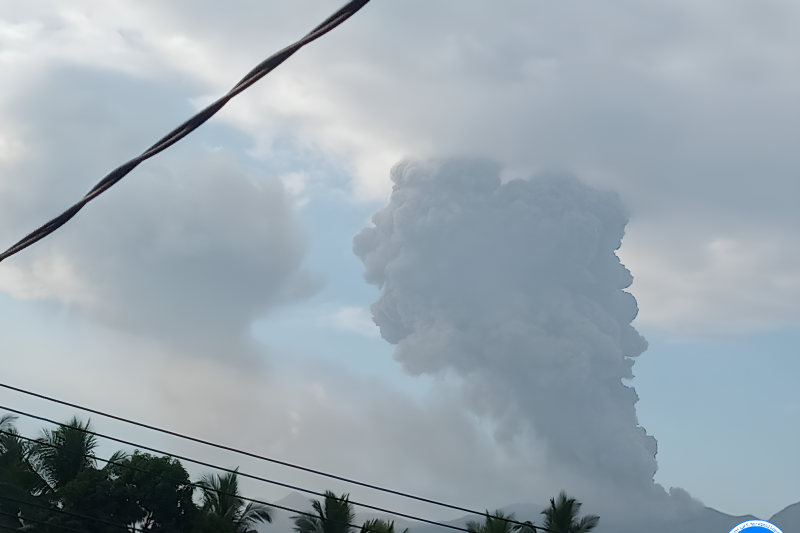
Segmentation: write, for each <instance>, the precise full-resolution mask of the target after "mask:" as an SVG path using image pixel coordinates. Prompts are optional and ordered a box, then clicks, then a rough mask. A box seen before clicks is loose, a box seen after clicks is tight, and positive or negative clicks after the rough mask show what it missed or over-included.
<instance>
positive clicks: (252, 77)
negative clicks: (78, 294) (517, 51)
mask: <svg viewBox="0 0 800 533" xmlns="http://www.w3.org/2000/svg"><path fill="white" fill-rule="evenodd" d="M369 1H370V0H351V1H350V2H348V3H347V4H345V5H344V6H343V7H342V8H341V9H339V10H338V11H337V12H336V13H334V14H333V15H331V16H330V17H328V19H327V20H325V21H324V22H323V23H322V24H320V25H319V26H317V27H316V28H314V29H313V30H311V32H309V33H308V34H307V35H306V36H305V37H303V38H302V39H300V40H299V41H297V42H295V43H294V44H291V45H289V46H287V47H286V48H284V49H283V50H281V51H280V52H277V53H275V54H273V55H272V56H270V57H269V58H267V59H265V60H264V61H262V62H261V63H260V64H259V65H258V66H256V67H255V68H254V69H253V70H251V71H250V72H249V73H248V74H247V75H246V76H245V77H244V78H242V80H241V81H239V83H237V84H236V85H235V86H234V87H233V89H231V90H230V91H229V92H228V93H227V94H226V95H224V96H222V97H221V98H219V99H218V100H217V101H216V102H213V103H212V104H210V105H209V106H208V107H206V108H205V109H203V110H202V111H200V112H199V113H197V114H196V115H194V116H193V117H191V118H190V119H188V120H187V121H186V122H184V123H183V124H181V125H180V126H178V127H177V128H175V129H174V130H172V131H171V132H169V133H168V134H167V135H165V136H164V137H163V138H162V139H161V140H159V141H158V142H157V143H155V144H154V145H153V146H151V147H150V148H148V149H147V150H145V151H144V152H143V153H142V154H141V155H139V156H137V157H135V158H133V159H131V160H130V161H128V162H127V163H125V164H123V165H120V166H119V167H117V168H116V169H114V170H112V171H111V172H110V173H109V174H108V175H106V177H104V178H103V179H102V180H100V182H99V183H97V185H95V186H94V187H93V188H92V189H91V190H90V191H89V192H88V193H86V195H85V196H84V197H83V198H81V200H80V201H79V202H78V203H76V204H75V205H73V206H72V207H70V208H69V209H67V210H66V211H64V212H63V213H62V214H60V215H59V216H57V217H56V218H54V219H53V220H51V221H50V222H47V223H46V224H43V225H42V226H40V227H39V228H37V229H36V230H34V231H33V232H31V233H30V234H28V235H26V236H25V237H24V238H22V239H21V240H20V241H19V242H17V243H16V244H15V245H13V246H12V247H10V248H9V249H8V250H6V251H5V252H3V253H0V261H3V260H4V259H7V258H9V257H11V256H12V255H14V254H16V253H18V252H21V251H22V250H24V249H25V248H27V247H28V246H31V245H32V244H34V243H36V242H37V241H39V240H41V239H43V238H45V237H47V236H48V235H50V234H51V233H53V232H54V231H56V230H57V229H58V228H60V227H61V226H63V225H64V224H66V223H67V222H68V221H69V220H70V219H71V218H72V217H74V216H75V215H76V214H78V211H80V210H81V209H83V207H84V206H85V205H86V204H88V203H89V202H91V201H92V200H94V199H95V198H97V197H98V196H100V195H101V194H103V193H104V192H105V191H107V190H108V189H110V188H111V187H112V186H114V185H115V184H116V183H117V182H118V181H119V180H121V179H122V178H124V177H125V176H126V175H127V174H128V173H129V172H131V171H132V170H133V169H134V168H136V167H137V166H138V165H139V164H140V163H142V162H143V161H146V160H147V159H150V158H151V157H153V156H154V155H157V154H158V153H160V152H162V151H164V150H166V149H167V148H169V147H170V146H172V145H173V144H175V143H176V142H178V141H180V140H181V139H183V138H184V137H186V136H187V135H189V134H190V133H191V132H193V131H194V130H196V129H197V128H199V127H200V126H201V125H202V124H203V123H204V122H206V121H207V120H208V119H210V118H211V117H212V116H214V115H215V114H216V113H217V111H219V110H220V109H222V108H223V107H224V106H225V104H227V103H228V102H229V101H230V100H232V99H233V98H234V97H235V96H236V95H238V94H239V93H241V92H243V91H245V90H246V89H247V88H248V87H250V86H251V85H253V84H254V83H256V82H257V81H258V80H260V79H261V78H263V77H264V76H266V75H267V74H269V73H270V72H272V71H273V70H274V69H275V68H276V67H277V66H278V65H280V64H281V63H283V62H284V61H286V60H287V59H289V57H291V56H292V55H293V54H294V53H295V52H297V51H298V50H300V49H301V48H302V47H303V46H305V45H307V44H308V43H310V42H312V41H315V40H316V39H319V38H320V37H322V36H323V35H325V34H326V33H328V32H329V31H331V30H333V29H334V28H336V27H337V26H339V25H340V24H342V23H343V22H344V21H346V20H347V19H349V18H350V17H352V16H353V15H354V14H356V12H358V11H359V10H360V9H361V8H362V7H364V6H365V5H367V3H369Z"/></svg>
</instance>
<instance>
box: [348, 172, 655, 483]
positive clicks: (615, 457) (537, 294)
mask: <svg viewBox="0 0 800 533" xmlns="http://www.w3.org/2000/svg"><path fill="white" fill-rule="evenodd" d="M499 174H500V168H499V167H498V166H497V165H495V164H494V163H491V162H488V161H483V160H463V159H459V160H441V161H428V162H414V161H403V162H401V163H400V164H398V165H397V166H395V167H394V169H393V170H392V180H393V181H394V189H393V192H392V195H391V199H390V201H389V203H388V204H387V205H386V206H385V207H383V208H382V209H380V210H379V211H378V212H376V213H375V215H374V217H373V222H374V224H375V227H371V228H366V229H364V230H362V231H361V232H360V233H359V234H358V235H357V236H356V237H355V240H354V251H355V253H356V254H357V255H358V256H359V257H360V258H361V259H362V261H363V262H364V265H365V267H366V272H365V274H364V276H365V278H366V280H367V281H368V282H369V283H372V284H375V285H377V286H379V287H380V288H381V297H380V299H379V300H378V301H377V302H376V303H375V304H374V305H373V306H372V313H373V317H374V320H375V322H376V323H377V324H378V326H380V329H381V333H382V335H383V337H384V338H385V339H386V340H388V341H389V342H391V343H394V344H397V348H396V351H395V355H394V357H395V359H396V360H397V361H399V362H401V363H402V364H403V367H404V368H405V370H407V371H408V372H410V373H412V374H420V373H427V374H438V373H441V372H446V371H450V372H453V371H454V372H455V373H456V374H457V375H458V376H460V378H462V380H463V382H464V383H465V387H466V390H467V392H468V394H469V395H470V397H471V401H472V402H473V405H472V407H473V408H474V409H477V410H478V411H480V412H481V413H482V414H485V415H489V416H491V417H492V418H493V419H494V420H496V421H497V422H498V426H499V427H500V430H499V431H498V436H499V438H503V435H506V436H508V435H513V434H514V433H515V432H517V431H520V430H527V431H533V433H534V434H535V435H536V438H537V440H540V441H542V442H544V443H545V444H546V446H547V453H548V457H550V459H551V460H552V461H554V462H556V463H557V464H559V465H561V466H563V467H567V468H569V469H574V471H575V472H580V473H581V475H584V476H586V477H587V478H589V479H594V480H602V483H604V484H608V486H609V487H610V486H612V485H615V486H617V488H620V489H623V490H629V489H636V488H639V489H644V488H653V486H654V485H653V481H652V478H653V475H654V474H655V471H656V461H655V454H656V442H655V439H653V438H652V437H650V436H648V435H646V433H645V431H644V429H643V428H641V427H640V426H639V425H638V422H637V418H636V411H635V403H636V401H637V399H638V398H637V396H636V393H635V391H634V390H633V389H632V388H630V387H627V386H625V385H624V384H623V383H622V381H621V380H622V379H623V378H631V377H632V373H631V367H632V366H633V358H634V357H636V356H638V355H639V354H641V353H642V352H643V351H644V350H645V349H646V347H647V343H646V341H645V340H644V339H643V338H642V337H641V336H640V335H639V334H638V333H637V332H636V330H635V329H634V328H633V327H632V326H631V321H632V320H633V319H634V317H635V316H636V313H637V311H638V309H637V306H636V301H635V299H634V298H633V296H631V295H630V294H629V293H627V292H625V291H624V289H625V288H626V287H628V286H629V285H630V284H631V281H632V277H631V275H630V272H628V270H627V269H626V268H625V267H624V266H623V265H622V264H621V263H620V261H619V259H618V258H617V256H616V254H615V251H616V250H617V249H618V248H619V246H620V244H621V239H622V236H623V234H624V228H625V224H626V222H627V219H626V216H625V212H624V210H623V208H622V205H621V203H620V201H619V199H618V197H617V196H616V195H615V194H613V193H608V192H600V191H597V190H595V189H592V188H589V187H587V186H585V185H582V184H581V183H580V182H578V181H577V180H575V179H574V178H569V177H566V178H565V177H541V178H537V179H533V180H531V181H524V180H513V181H510V182H508V183H505V184H503V183H502V182H501V180H500V176H499Z"/></svg>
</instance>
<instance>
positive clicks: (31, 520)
mask: <svg viewBox="0 0 800 533" xmlns="http://www.w3.org/2000/svg"><path fill="white" fill-rule="evenodd" d="M0 514H2V515H6V516H10V517H11V518H16V519H22V520H24V521H26V522H32V523H34V524H43V525H45V526H49V527H57V528H59V529H66V530H67V531H74V532H76V533H86V531H85V530H82V529H74V528H71V527H67V526H60V525H58V524H51V523H49V522H42V521H41V520H34V519H33V518H26V517H24V516H17V515H14V514H11V513H4V512H3V511H0ZM17 531H23V529H22V528H21V527H20V528H19V529H17Z"/></svg>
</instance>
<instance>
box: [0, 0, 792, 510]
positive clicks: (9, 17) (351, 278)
mask: <svg viewBox="0 0 800 533" xmlns="http://www.w3.org/2000/svg"><path fill="white" fill-rule="evenodd" d="M337 5H338V3H337V2H335V1H329V0H302V1H298V2H293V3H291V4H288V3H278V2H273V3H268V4H264V3H261V2H249V1H244V0H243V1H240V2H235V6H234V8H232V9H227V8H226V9H223V8H222V7H221V6H217V5H214V3H210V2H207V3H196V2H194V3H192V2H188V1H186V2H172V3H170V4H169V5H163V4H154V3H149V4H142V3H136V2H120V3H118V4H116V5H114V6H113V7H110V6H109V5H103V6H98V5H95V4H93V3H91V2H84V1H77V0H75V1H72V0H70V1H69V2H65V3H64V2H50V1H45V0H35V1H30V2H26V3H24V4H22V5H6V6H3V7H2V8H0V79H1V80H3V81H2V82H0V117H2V120H0V238H2V242H4V243H7V244H11V243H12V242H14V241H15V240H16V239H17V238H19V236H21V235H23V234H24V233H27V232H28V231H30V229H32V227H34V226H35V225H37V224H40V223H41V222H43V221H44V220H46V219H47V218H49V217H51V216H52V215H54V214H55V213H56V212H57V211H58V210H59V209H61V208H63V207H65V206H66V205H68V204H70V203H71V202H72V201H74V200H75V199H76V198H77V197H78V196H79V195H80V194H82V193H83V192H85V190H86V189H88V187H89V186H90V185H91V184H92V183H93V182H94V181H96V180H97V179H98V178H99V177H101V176H102V175H103V174H104V173H105V172H107V171H108V169H110V168H113V167H114V166H116V165H117V164H119V163H120V162H122V161H123V160H125V159H126V158H128V157H131V156H132V155H134V154H135V153H137V151H138V150H141V149H142V148H144V147H145V146H147V145H148V144H149V143H150V142H152V141H153V140H155V139H157V138H158V137H159V136H160V134H162V133H163V132H165V131H167V129H168V128H170V127H171V126H173V125H174V124H177V123H179V122H180V121H181V120H183V119H184V118H185V117H186V116H188V114H190V113H191V112H192V111H193V110H195V109H197V107H198V106H199V105H201V104H202V103H204V102H206V101H208V100H209V99H210V98H211V97H212V96H214V95H218V94H221V93H222V92H223V91H225V90H226V89H227V88H228V87H229V86H230V85H232V84H233V83H234V81H235V80H237V79H238V77H239V76H240V75H241V74H242V73H244V72H246V71H247V70H249V68H250V67H251V66H252V65H253V64H255V63H256V62H257V61H259V60H260V59H261V58H263V57H264V56H266V55H269V54H270V53H272V52H273V51H275V50H277V49H279V48H281V47H282V46H284V45H285V44H287V43H288V42H289V41H290V40H292V39H293V38H296V37H297V36H299V35H300V34H302V33H303V32H304V31H306V30H307V29H308V28H310V27H312V26H313V25H314V24H316V22H317V21H318V20H321V19H322V18H323V17H324V16H326V14H327V13H329V12H330V11H332V10H333V9H334V8H335V7H337ZM493 6H498V7H489V6H488V5H484V4H483V3H480V2H463V0H462V1H455V0H447V1H445V0H443V1H441V2H436V3H431V1H430V0H426V2H422V1H421V0H420V1H416V0H414V1H412V0H409V1H407V2H404V3H402V4H400V3H388V2H379V1H378V0H374V1H373V2H372V3H371V4H370V5H369V6H368V7H367V8H365V10H364V11H363V12H362V13H359V15H358V16H357V17H355V18H354V19H353V20H352V21H349V22H348V23H347V24H346V25H345V26H343V27H341V28H339V29H337V30H336V31H335V32H334V33H332V34H331V35H330V36H327V37H326V38H325V41H321V42H320V43H317V44H315V45H313V46H311V47H309V48H308V49H307V50H304V51H302V52H301V53H299V54H298V55H297V56H296V57H293V58H292V59H291V60H290V62H289V63H287V64H286V65H285V66H282V67H281V68H280V69H279V70H276V71H275V72H274V73H273V74H271V75H270V76H268V77H267V78H265V79H264V80H263V81H262V82H260V83H259V84H258V85H257V86H256V87H254V88H253V90H251V91H249V92H248V93H247V94H245V95H243V96H242V97H241V98H240V99H239V100H237V101H235V102H233V103H232V104H231V105H230V106H229V108H226V109H225V110H224V111H223V112H222V113H221V114H220V115H219V117H217V118H215V119H214V120H213V121H212V122H210V123H209V124H207V125H206V126H205V127H204V128H203V130H201V131H199V132H197V134H195V135H193V136H192V137H191V138H189V139H187V140H186V141H185V142H184V143H182V144H181V145H179V146H176V147H175V148H174V149H172V150H171V151H170V152H169V153H165V154H163V156H160V157H159V158H158V159H156V160H154V161H152V162H149V163H147V164H145V165H142V167H141V168H140V169H137V171H136V172H135V173H133V174H131V175H130V176H129V177H128V178H126V180H125V182H123V183H121V184H120V185H119V186H118V187H117V188H116V189H115V190H113V191H112V192H110V193H109V194H108V195H106V196H105V197H103V198H101V199H100V200H98V201H97V202H95V205H92V206H90V207H89V208H87V209H86V210H85V212H83V213H81V215H80V216H79V217H77V218H76V219H75V221H74V222H72V223H71V224H70V226H69V227H66V228H64V229H63V230H61V231H59V232H58V233H56V234H55V235H53V236H51V237H50V238H49V239H48V240H47V241H45V242H43V243H41V244H39V245H37V246H36V247H35V248H32V249H31V250H29V251H26V252H24V253H23V254H20V256H19V257H17V258H13V259H11V260H8V261H7V262H4V263H3V264H0V356H1V357H2V365H3V372H2V375H3V378H2V381H4V382H8V383H10V384H16V385H20V386H25V387H28V388H30V389H32V390H37V391H41V392H49V393H52V394H54V395H56V396H59V397H62V398H65V399H71V400H73V401H78V402H83V403H86V404H91V405H95V406H100V407H106V406H107V407H108V408H109V409H115V410H116V411H119V412H120V413H122V414H125V415H129V416H133V417H134V418H137V419H141V420H151V421H153V422H157V423H160V424H163V425H168V426H171V427H177V428H179V429H181V430H185V431H188V432H191V433H193V434H197V435H199V436H205V437H209V438H214V439H217V440H226V441H228V442H233V443H234V444H236V445H240V446H243V447H248V448H254V449H255V448H256V447H258V448H259V449H265V450H267V451H269V452H270V453H274V454H279V455H281V456H284V457H287V458H290V459H292V460H296V461H298V462H303V463H307V464H311V465H313V466H321V467H325V468H326V469H328V470H337V471H340V472H344V473H352V474H353V475H354V476H356V477H362V478H365V479H371V480H373V481H379V482H381V483H386V484H392V485H395V486H397V487H398V488H401V489H404V490H411V491H415V492H424V493H426V494H427V495H430V496H435V497H440V498H442V499H449V500H453V501H458V502H464V503H465V504H467V505H474V506H477V507H479V508H485V507H489V508H491V507H493V506H499V505H505V504H508V503H511V502H512V501H524V500H527V501H537V502H542V501H545V498H547V497H549V496H548V495H552V494H554V493H556V492H557V491H558V490H560V489H561V488H563V487H562V486H561V485H560V484H567V483H570V482H571V480H570V479H569V478H567V477H559V476H560V474H559V473H557V472H556V473H553V472H545V471H544V470H542V466H541V465H542V460H541V456H540V450H539V448H538V447H537V446H538V445H537V444H536V443H535V442H534V443H531V444H530V447H529V448H525V447H524V446H523V447H522V448H523V449H521V450H520V449H511V448H508V447H503V446H501V445H499V444H497V442H495V440H494V437H493V434H492V428H493V424H494V422H493V421H492V420H491V419H490V417H488V418H487V417H483V418H482V417H481V416H480V415H477V414H476V413H474V412H472V411H470V409H469V408H467V407H466V406H465V404H464V402H463V397H462V396H460V392H459V383H458V379H457V377H454V376H452V375H446V376H444V377H438V378H437V377H432V376H427V375H423V376H410V375H408V374H406V373H404V372H403V370H402V369H401V367H400V365H399V364H398V363H396V362H394V361H393V359H392V353H393V349H394V348H393V346H392V345H390V344H389V343H387V342H386V341H384V340H383V339H382V338H381V337H380V332H379V330H378V328H377V327H376V326H374V324H372V323H371V320H370V314H369V311H368V308H369V306H370V305H371V304H372V303H373V302H374V301H376V300H377V299H378V297H379V295H380V292H379V290H378V289H377V288H376V287H374V286H372V285H368V284H367V283H366V282H365V281H364V280H363V278H362V273H363V271H364V266H363V265H362V263H361V261H360V260H359V258H358V257H356V256H355V255H354V254H353V252H352V238H353V236H354V235H355V234H356V233H357V232H358V231H359V230H360V229H361V228H363V227H365V226H367V225H369V224H370V217H371V215H372V213H373V212H375V211H376V210H377V209H378V208H380V207H381V206H382V205H384V203H385V202H386V200H387V198H388V197H389V193H390V191H391V183H390V181H389V172H390V169H391V167H392V165H393V164H395V163H397V161H399V160H400V159H401V158H403V157H412V158H422V159H424V158H427V157H448V156H454V155H459V156H460V155H467V156H479V157H486V158H489V159H492V160H495V161H497V162H498V163H499V164H500V165H502V167H503V177H504V179H510V178H514V177H523V178H528V177H530V176H531V175H533V174H535V173H537V172H541V171H550V170H556V171H566V172H570V173H573V174H574V175H576V176H577V177H578V178H579V179H580V180H581V181H582V182H584V183H587V184H588V185H590V186H593V187H598V188H600V189H603V190H612V191H615V192H616V193H618V194H619V196H620V198H621V200H622V203H623V205H624V206H625V207H626V209H627V210H628V212H629V219H630V221H629V223H628V226H627V230H626V231H627V234H626V237H625V239H624V240H623V245H622V248H621V250H620V252H619V256H620V258H621V260H622V262H623V263H624V264H625V265H626V266H627V267H628V268H629V269H630V270H631V272H632V274H633V276H634V280H635V281H634V283H633V285H632V286H631V288H630V291H631V292H632V294H633V295H634V296H635V297H636V298H637V300H638V302H639V308H640V314H639V317H638V318H637V319H636V321H635V322H634V326H635V327H636V328H637V329H638V330H639V332H640V333H642V334H643V335H644V336H645V337H646V338H647V340H648V341H649V343H650V346H649V348H648V350H647V351H646V352H645V353H644V354H643V355H641V356H640V357H639V358H638V360H637V362H636V364H635V366H634V368H633V372H634V374H635V375H636V378H635V379H634V380H633V381H632V384H633V386H634V387H635V388H636V391H637V393H638V395H639V398H640V401H639V403H638V404H637V413H638V417H639V421H640V423H641V425H642V426H643V427H645V428H646V429H647V431H648V433H649V434H650V435H653V436H654V437H655V438H656V439H657V440H658V443H659V453H658V457H657V459H658V463H659V471H658V473H657V474H656V477H655V480H656V481H657V482H659V483H661V484H662V485H663V486H664V487H665V488H669V487H671V486H675V487H682V488H684V489H686V490H687V491H689V493H691V494H692V496H694V497H696V498H699V499H700V500H701V501H703V502H704V503H705V504H706V505H709V506H712V507H714V508H716V509H718V510H720V511H723V512H727V513H731V514H745V513H752V514H755V515H758V516H759V517H762V518H768V517H769V516H770V515H771V514H773V513H775V512H777V511H779V510H780V509H782V508H783V507H785V506H786V505H789V504H791V503H795V502H797V501H800V482H799V481H798V477H797V475H796V474H797V472H798V471H800V464H798V458H797V456H796V453H794V451H795V450H796V449H797V445H798V443H800V424H798V422H800V392H798V390H797V387H796V386H795V381H796V379H795V376H797V375H798V371H800V362H798V361H800V359H799V358H798V355H800V354H799V353H798V351H800V329H798V328H800V306H799V305H798V303H797V302H800V298H798V296H800V294H798V293H799V292H800V275H799V274H798V272H800V270H798V266H800V256H798V253H797V250H800V247H799V246H798V244H800V242H798V241H800V233H798V231H797V228H798V222H800V220H798V214H797V210H796V208H795V204H796V198H797V197H798V196H797V194H798V193H799V192H800V191H798V185H797V180H796V176H797V173H798V171H800V160H799V159H798V157H797V153H796V149H794V148H795V147H796V145H797V140H798V137H799V136H800V129H799V128H800V126H798V124H800V121H798V120H797V118H798V114H799V113H800V107H798V105H797V103H796V93H797V89H798V88H800V70H798V67H797V61H796V53H795V51H796V50H797V45H798V44H800V43H798V42H797V40H798V37H797V35H800V33H798V32H797V31H796V28H797V25H798V23H800V9H798V8H797V7H796V5H795V4H794V3H792V2H789V1H779V0H770V1H767V2H759V3H757V4H756V3H753V2H722V1H719V2H717V1H709V2H704V3H702V5H698V3H697V2H689V1H685V2H684V1H677V2H675V1H671V2H666V1H665V2H661V1H657V2H652V3H648V4H647V5H642V4H641V3H637V2H632V1H622V0H615V1H609V2H603V3H597V2H595V3H591V4H590V3H587V2H575V3H571V4H569V5H567V4H559V5H551V4H546V3H544V2H527V1H522V0H503V1H502V2H498V3H497V4H493ZM423 8H424V9H425V10H426V13H427V14H426V16H425V17H419V15H418V13H419V10H420V9H423ZM365 43H367V44H365ZM188 191H191V192H188ZM243 228H245V229H243ZM4 246H5V245H4ZM220 251H222V252H223V253H221V252H220ZM187 265H188V266H187ZM187 273H191V274H187ZM253 339H255V341H256V342H255V343H253V342H252V340H253ZM187 369H189V370H187ZM87 383H92V385H91V386H89V385H87ZM98 383H99V385H98ZM121 389H122V390H126V391H131V390H134V391H136V392H135V393H134V394H132V395H131V394H128V393H125V394H120V390H121ZM198 390H203V391H206V392H205V393H204V394H203V395H198V393H197V391H198ZM0 400H2V402H6V403H11V404H12V405H20V406H29V407H31V408H36V409H41V410H42V412H44V411H46V410H48V409H51V410H50V411H48V414H51V415H52V416H60V417H62V418H65V417H67V416H71V414H72V413H70V412H66V411H63V410H58V409H55V408H51V407H48V406H45V405H41V404H35V403H32V402H28V401H26V400H22V399H20V398H19V397H18V396H15V395H12V394H10V393H8V392H4V391H0ZM15 402H18V403H15ZM253 420H258V421H259V422H258V423H257V424H253V423H252V421H253ZM97 422H98V424H102V422H100V421H97ZM21 425H22V427H23V428H29V429H30V430H31V431H32V430H33V429H34V428H35V427H37V426H36V425H30V424H24V425H23V424H21ZM108 427H109V428H114V430H115V431H116V430H118V431H122V432H124V431H128V430H125V429H124V428H117V427H116V426H108ZM376 428H377V430H376ZM440 428H446V429H447V431H445V430H444V429H441V434H439V433H437V432H438V431H440ZM364 433H367V434H369V436H368V437H365V438H362V439H354V438H351V437H350V435H353V434H357V435H363V434H364ZM131 435H133V436H136V434H134V433H131ZM411 435H422V436H421V437H419V438H418V439H416V440H415V439H414V438H412V437H411ZM141 438H145V437H144V436H141ZM147 438H150V437H147ZM321 439H325V442H327V443H328V444H329V446H330V447H333V448H334V449H335V450H336V451H337V453H335V454H332V456H329V455H326V454H324V453H320V449H319V448H320V444H319V443H320V442H321ZM156 441H158V439H156ZM163 444H164V445H167V444H168V443H163ZM454 450H457V451H454ZM189 451H192V452H196V453H198V454H201V453H209V452H204V451H200V450H194V449H192V450H189ZM209 457H212V455H209ZM224 460H226V461H227V460H232V459H230V458H224ZM459 461H462V463H459ZM466 461H470V463H471V464H472V463H475V462H482V466H481V467H479V468H478V469H477V471H475V472H464V471H463V468H460V466H461V465H463V462H466ZM515 461H517V462H515ZM394 463H396V464H394ZM517 472H524V473H525V476H527V478H526V479H519V477H520V476H517V475H516V474H517ZM536 476H540V478H539V479H540V480H541V481H533V479H534V478H536ZM298 479H299V478H298ZM476 480H481V483H476V482H475V481H476ZM753 480H757V482H754V481H753ZM308 482H309V483H311V482H312V481H308ZM575 486H577V487H581V485H580V484H579V483H576V484H575ZM251 489H252V490H254V491H262V490H263V491H266V492H265V495H266V496H268V497H273V498H278V497H280V496H282V493H281V492H280V491H278V490H277V489H262V488H260V487H251ZM578 490H580V488H579V489H578ZM587 490H588V489H587ZM587 505H590V503H589V502H587Z"/></svg>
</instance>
